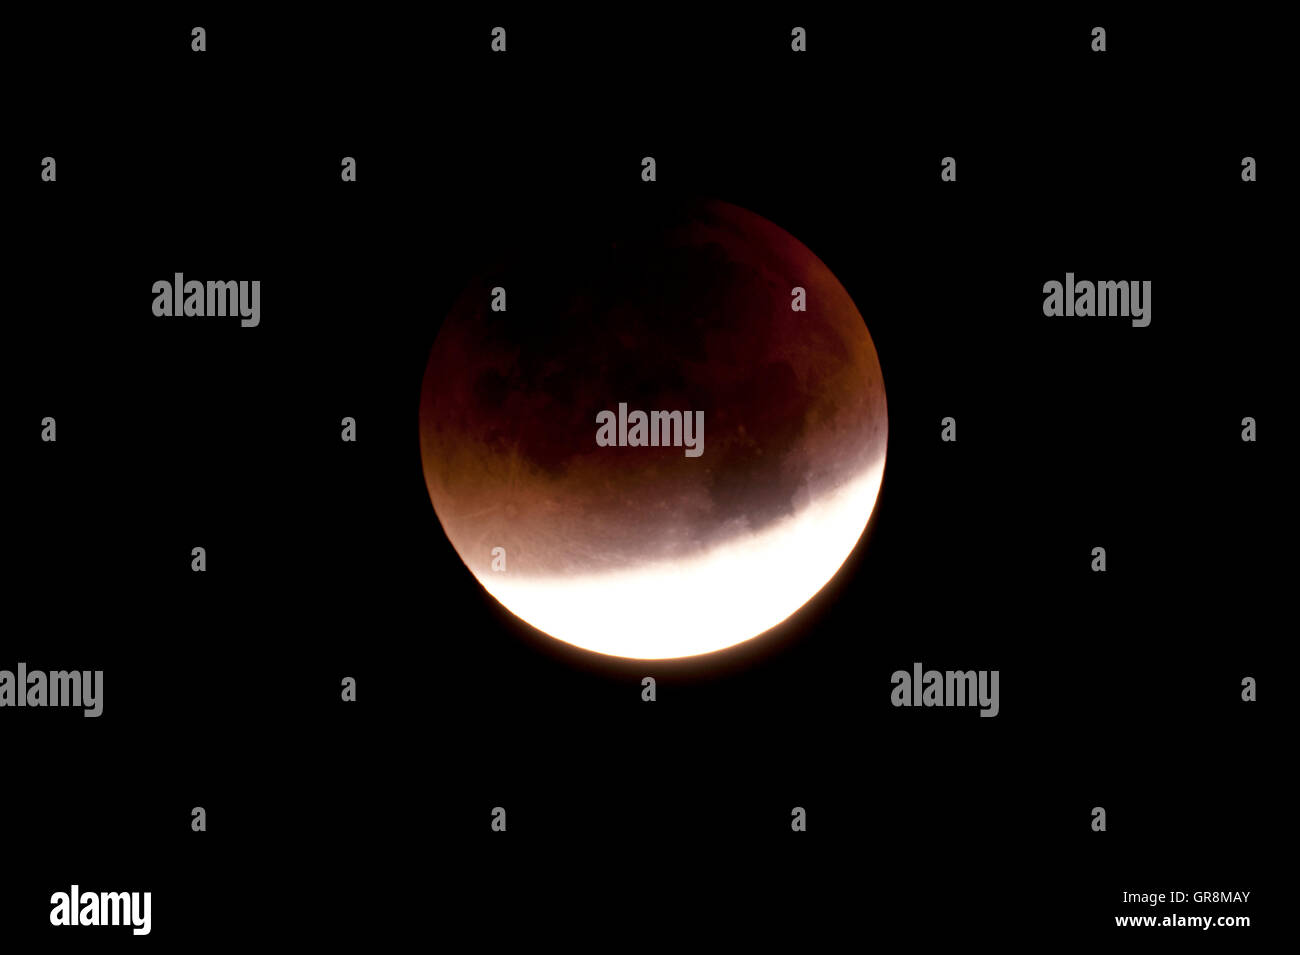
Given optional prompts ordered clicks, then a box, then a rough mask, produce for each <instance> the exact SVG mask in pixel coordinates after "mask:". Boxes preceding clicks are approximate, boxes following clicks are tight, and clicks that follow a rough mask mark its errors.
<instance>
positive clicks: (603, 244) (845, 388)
mask: <svg viewBox="0 0 1300 955" xmlns="http://www.w3.org/2000/svg"><path fill="white" fill-rule="evenodd" d="M582 235H583V238H582V239H581V240H567V239H566V240H564V241H558V242H555V243H546V242H539V243H538V244H536V245H535V246H534V247H532V248H531V249H530V250H529V252H528V254H526V255H522V256H519V257H518V259H517V260H514V261H505V262H502V263H500V264H498V265H495V266H493V267H491V268H490V269H488V270H486V271H485V272H484V273H483V274H481V275H480V276H478V277H477V278H475V279H474V280H473V281H472V282H471V283H470V284H469V286H468V287H467V288H466V289H465V291H464V293H463V294H462V295H461V296H460V297H459V299H458V300H457V301H456V302H455V304H454V305H453V307H452V309H451V311H450V313H449V314H448V315H447V316H446V318H445V320H444V322H443V324H442V327H441V328H440V330H439V332H438V335H437V337H436V339H435V341H434V343H433V347H432V349H431V351H430V353H429V359H428V363H427V365H426V367H425V373H424V378H423V382H422V387H421V395H420V415H419V432H420V452H421V460H422V463H423V469H424V477H425V483H426V485H427V487H428V491H429V498H430V500H431V502H432V504H433V508H434V510H435V512H436V513H437V516H438V519H439V521H440V522H441V523H442V527H443V529H444V530H445V531H446V534H447V537H448V539H449V540H450V542H451V544H452V546H453V547H454V548H455V550H456V552H457V554H458V555H459V556H460V558H461V559H462V560H463V561H464V563H465V566H466V567H467V568H468V569H469V570H470V572H471V573H473V575H474V577H475V578H476V579H477V580H478V582H479V583H480V584H481V585H482V586H483V587H484V589H486V590H487V591H488V593H490V594H491V595H492V596H493V597H494V598H496V600H498V601H499V602H500V603H501V604H502V605H503V606H505V607H506V608H507V609H508V610H510V611H511V612H512V613H513V614H515V615H516V616H518V617H519V618H521V619H522V620H524V621H526V622H527V623H529V624H531V625H532V626H533V627H536V628H537V629H538V630H541V631H543V632H544V633H546V634H549V635H550V636H551V637H554V638H556V639H557V640H562V641H565V642H567V643H569V644H572V645H574V646H577V647H582V648H584V649H586V650H590V651H593V652H596V653H601V654H608V655H612V656H617V657H631V658H637V659H666V658H673V657H686V656H694V655H697V654H704V653H711V652H714V651H718V650H722V649H725V648H727V647H731V646H734V645H736V644H738V643H741V642H743V641H746V640H749V639H751V638H753V637H755V636H757V635H759V634H761V633H763V632H765V631H767V630H769V629H771V628H772V627H774V626H776V625H777V624H779V623H781V622H782V621H783V620H785V619H786V618H787V617H789V616H790V615H791V614H793V613H795V612H796V611H797V610H798V609H799V608H800V607H802V606H803V605H804V604H805V603H806V602H807V601H808V600H809V599H810V598H811V597H812V596H813V595H815V594H816V593H817V592H818V591H819V590H820V589H821V588H822V587H823V586H824V585H825V584H826V583H827V581H829V580H830V579H831V578H832V577H833V576H834V575H835V573H836V571H838V570H839V568H840V567H841V565H842V564H843V563H844V561H845V559H846V558H847V557H848V555H849V554H850V553H851V552H852V550H853V549H854V547H855V546H856V545H857V542H858V540H859V538H860V537H861V536H862V534H863V532H864V530H865V529H866V526H867V523H868V521H869V520H870V518H871V514H872V511H873V509H874V508H875V505H876V499H877V496H878V494H879V491H880V483H881V478H882V475H883V472H884V465H885V446H886V439H887V435H888V420H887V415H886V407H885V388H884V382H883V380H882V377H881V371H880V362H879V358H878V356H877V354H876V348H875V345H874V343H873V342H872V339H871V335H870V333H869V332H868V330H867V326H866V323H865V322H864V320H863V317H862V315H861V313H860V312H859V311H858V309H857V307H856V306H855V305H854V304H853V301H852V299H850V297H849V294H848V292H847V291H846V290H845V289H844V286H843V285H842V284H841V283H840V282H839V280H838V279H836V277H835V276H834V275H833V274H832V273H831V271H830V269H828V268H827V267H826V266H825V265H824V264H823V263H822V262H821V260H820V259H818V258H817V256H816V255H814V254H813V253H812V252H811V251H810V250H809V249H808V248H807V247H806V246H804V245H803V244H802V243H801V242H799V241H798V240H797V239H795V238H794V237H793V236H792V235H790V234H789V233H788V232H786V231H785V230H783V229H781V228H780V227H779V226H777V225H775V224H773V223H772V222H769V221H768V220H767V219H764V218H763V217H761V216H759V215H756V214H755V213H752V212H749V211H747V210H745V209H742V208H740V207H738V206H735V205H731V204H729V203H725V202H720V201H716V200H700V199H689V200H671V201H663V202H660V203H657V204H656V205H655V206H654V207H653V208H651V209H646V210H641V212H640V213H639V214H636V215H630V216H627V215H620V216H619V217H617V218H615V217H613V216H607V217H605V218H601V217H600V216H599V215H597V216H596V217H595V221H594V222H592V223H591V224H590V228H589V229H587V228H584V230H583V232H582ZM800 289H802V290H803V291H802V299H803V304H804V306H805V307H804V308H803V309H799V308H797V307H796V306H797V305H799V304H800V292H799V290H800ZM494 305H495V307H494ZM620 404H623V405H625V406H626V409H627V411H628V412H629V414H630V412H632V411H636V410H640V411H644V412H646V413H647V415H648V414H649V413H650V412H652V411H660V412H672V411H679V412H682V413H683V419H684V420H685V416H687V415H692V416H693V417H692V419H691V420H699V418H700V414H699V413H702V425H703V427H702V433H701V435H700V437H701V438H702V440H700V441H699V442H698V450H699V452H700V453H699V454H698V456H695V455H693V454H691V453H687V452H688V451H690V450H691V449H690V448H688V447H686V446H685V445H684V442H685V437H682V438H681V441H682V442H683V443H669V439H670V438H673V439H676V438H677V437H678V435H677V433H676V432H671V433H669V432H667V431H665V441H664V442H663V443H662V444H660V445H659V446H634V445H633V444H632V443H631V441H632V440H635V438H632V439H631V440H629V441H628V442H625V443H621V444H617V445H609V444H608V442H606V444H602V443H600V442H598V440H597V436H598V429H599V426H598V417H599V416H600V415H601V413H602V412H605V411H609V412H611V413H613V414H615V415H617V414H618V412H619V406H620Z"/></svg>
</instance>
